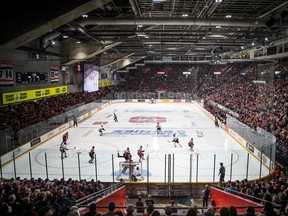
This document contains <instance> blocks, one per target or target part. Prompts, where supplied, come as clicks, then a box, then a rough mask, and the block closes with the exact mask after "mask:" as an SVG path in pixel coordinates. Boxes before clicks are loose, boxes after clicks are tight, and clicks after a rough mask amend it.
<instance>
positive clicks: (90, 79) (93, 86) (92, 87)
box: [84, 64, 99, 92]
mask: <svg viewBox="0 0 288 216" xmlns="http://www.w3.org/2000/svg"><path fill="white" fill-rule="evenodd" d="M98 82H99V70H98V67H97V66H96V65H92V64H84V91H87V92H94V91H98Z"/></svg>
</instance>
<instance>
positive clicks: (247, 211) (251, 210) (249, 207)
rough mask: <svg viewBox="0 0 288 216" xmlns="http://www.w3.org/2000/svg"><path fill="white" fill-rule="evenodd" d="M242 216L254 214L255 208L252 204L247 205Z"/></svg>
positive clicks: (253, 215) (252, 215)
mask: <svg viewBox="0 0 288 216" xmlns="http://www.w3.org/2000/svg"><path fill="white" fill-rule="evenodd" d="M244 216H255V209H254V207H252V206H248V207H247V209H246V213H245V214H244Z"/></svg>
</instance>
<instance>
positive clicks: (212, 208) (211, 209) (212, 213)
mask: <svg viewBox="0 0 288 216" xmlns="http://www.w3.org/2000/svg"><path fill="white" fill-rule="evenodd" d="M207 212H211V216H214V215H215V208H214V207H209V208H208V209H207ZM209 216H210V215H209Z"/></svg>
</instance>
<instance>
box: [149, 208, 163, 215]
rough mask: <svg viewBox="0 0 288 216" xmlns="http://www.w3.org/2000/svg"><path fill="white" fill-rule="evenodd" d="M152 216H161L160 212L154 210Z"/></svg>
mask: <svg viewBox="0 0 288 216" xmlns="http://www.w3.org/2000/svg"><path fill="white" fill-rule="evenodd" d="M151 216H161V214H160V211H159V210H157V209H154V210H153V212H152V213H151Z"/></svg>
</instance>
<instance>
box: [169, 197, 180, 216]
mask: <svg viewBox="0 0 288 216" xmlns="http://www.w3.org/2000/svg"><path fill="white" fill-rule="evenodd" d="M170 207H171V209H172V213H173V214H175V213H177V208H178V207H177V205H176V204H175V201H174V200H171V204H170Z"/></svg>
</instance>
